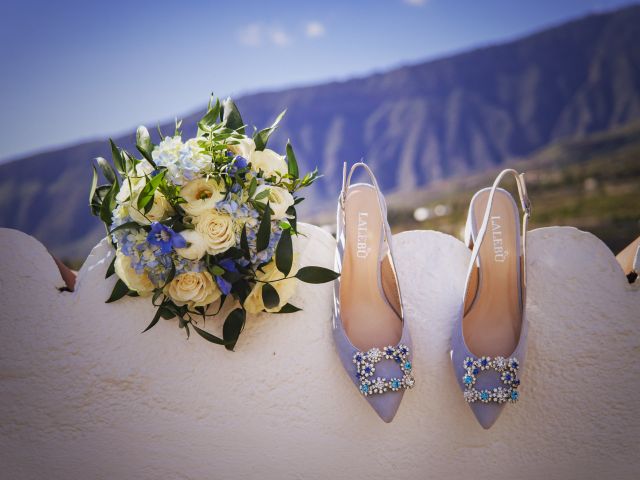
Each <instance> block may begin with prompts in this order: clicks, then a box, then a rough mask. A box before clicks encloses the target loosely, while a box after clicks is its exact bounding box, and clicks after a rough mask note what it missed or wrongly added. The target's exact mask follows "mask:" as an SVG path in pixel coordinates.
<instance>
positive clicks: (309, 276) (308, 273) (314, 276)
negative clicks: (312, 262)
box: [295, 266, 340, 283]
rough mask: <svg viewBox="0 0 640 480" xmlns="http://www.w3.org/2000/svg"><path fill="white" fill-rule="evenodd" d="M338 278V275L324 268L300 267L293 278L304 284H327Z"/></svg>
mask: <svg viewBox="0 0 640 480" xmlns="http://www.w3.org/2000/svg"><path fill="white" fill-rule="evenodd" d="M339 276H340V274H339V273H337V272H334V271H333V270H330V269H328V268H324V267H315V266H310V267H302V268H301V269H300V270H298V273H296V275H295V277H296V278H297V279H298V280H300V281H302V282H305V283H327V282H331V281H333V280H335V279H336V278H338V277H339Z"/></svg>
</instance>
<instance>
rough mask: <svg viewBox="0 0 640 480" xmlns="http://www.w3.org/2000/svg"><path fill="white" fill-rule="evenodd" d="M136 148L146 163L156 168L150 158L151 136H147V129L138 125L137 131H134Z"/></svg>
mask: <svg viewBox="0 0 640 480" xmlns="http://www.w3.org/2000/svg"><path fill="white" fill-rule="evenodd" d="M136 148H137V149H138V151H139V152H140V153H141V154H142V156H143V157H144V158H146V159H147V162H149V163H150V164H151V165H152V166H153V168H158V167H157V166H156V164H155V162H154V161H153V157H152V156H151V152H152V151H153V143H151V136H150V135H149V130H147V127H145V126H144V125H140V126H139V127H138V130H136Z"/></svg>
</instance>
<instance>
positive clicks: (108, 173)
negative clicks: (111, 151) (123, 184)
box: [96, 157, 118, 183]
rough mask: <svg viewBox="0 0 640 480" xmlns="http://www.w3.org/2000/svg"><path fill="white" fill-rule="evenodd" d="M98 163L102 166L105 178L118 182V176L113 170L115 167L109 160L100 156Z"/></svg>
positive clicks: (111, 181) (110, 181)
mask: <svg viewBox="0 0 640 480" xmlns="http://www.w3.org/2000/svg"><path fill="white" fill-rule="evenodd" d="M96 163H97V164H98V167H100V170H101V171H102V174H103V175H104V178H106V179H107V181H108V182H109V183H117V181H118V179H117V178H116V172H115V171H114V170H113V167H112V166H111V165H110V164H109V162H107V161H106V160H105V159H104V158H102V157H98V158H96Z"/></svg>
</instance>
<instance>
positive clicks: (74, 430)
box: [0, 226, 640, 480]
mask: <svg viewBox="0 0 640 480" xmlns="http://www.w3.org/2000/svg"><path fill="white" fill-rule="evenodd" d="M304 231H305V233H306V234H307V237H306V238H303V239H302V240H301V241H300V242H299V246H300V248H301V249H302V250H303V255H302V259H301V261H302V263H303V264H311V263H313V264H319V265H323V266H327V267H331V266H332V263H333V260H332V259H333V240H332V238H331V237H330V236H329V235H328V234H327V233H325V232H323V231H322V230H320V229H318V228H315V227H310V226H305V227H304ZM529 238H530V243H529V299H528V305H527V311H528V315H529V320H530V341H529V354H528V361H527V364H526V368H525V370H524V372H523V378H522V381H523V383H522V387H521V393H522V400H521V401H520V402H519V403H518V404H517V405H515V406H513V405H508V406H507V407H506V411H505V412H504V413H503V415H502V417H501V418H500V419H499V420H498V422H497V424H496V425H495V426H494V427H493V428H492V429H491V430H489V431H484V430H483V429H482V428H481V427H480V426H479V425H478V424H477V423H476V421H475V419H474V418H473V415H472V414H471V412H470V410H469V409H468V407H467V406H466V405H465V403H464V401H463V399H462V396H461V393H460V391H459V390H458V387H457V385H456V383H455V379H454V378H453V375H452V370H451V367H450V365H449V359H448V350H449V346H448V345H449V336H450V328H451V327H450V325H451V324H452V322H453V320H454V318H453V315H455V312H456V311H457V308H458V302H459V301H460V297H461V294H462V289H463V282H464V274H465V271H466V266H467V261H468V257H469V252H468V250H467V249H466V248H465V247H464V245H463V244H462V243H461V242H460V241H458V240H456V239H455V238H453V237H451V236H448V235H443V234H440V233H436V232H430V231H419V232H406V233H402V234H399V235H397V237H396V239H395V250H396V256H397V261H398V270H399V275H400V280H401V285H402V288H403V295H404V299H405V307H406V313H407V321H408V322H410V328H411V330H412V334H413V338H414V344H415V345H414V349H415V362H414V363H415V366H414V369H415V373H416V379H417V386H416V388H414V389H413V390H411V391H409V392H407V394H406V395H405V398H404V400H403V403H402V405H401V407H400V411H399V413H398V415H397V417H396V419H395V420H394V421H393V423H391V424H389V425H387V424H384V423H383V422H382V421H380V420H379V419H378V418H377V416H376V415H375V413H374V412H373V411H372V410H371V409H370V408H369V407H368V406H367V405H366V403H365V401H364V400H363V399H362V398H360V395H359V394H358V393H357V391H356V389H355V388H354V387H353V385H352V384H351V383H350V381H349V380H348V378H347V376H346V374H345V373H344V372H343V370H342V366H341V365H340V362H339V360H338V358H337V356H336V355H335V354H334V351H333V343H332V337H331V331H330V322H331V286H330V285H319V286H310V285H303V284H301V286H300V288H299V290H298V294H297V297H296V298H295V299H294V300H293V303H295V304H297V305H299V306H302V307H303V308H304V309H305V310H304V311H303V312H299V313H296V314H293V315H271V316H266V315H265V316H260V317H256V318H252V319H250V321H249V322H248V325H247V327H246V329H245V331H244V333H243V335H242V337H241V339H240V341H239V343H238V345H237V348H236V350H237V351H236V352H234V353H230V352H227V351H225V350H224V349H223V348H221V347H217V346H214V345H211V344H209V343H207V342H205V341H204V340H202V339H200V338H199V337H197V336H192V338H191V339H190V340H188V341H187V340H186V339H185V337H184V332H183V331H182V330H179V329H178V328H177V326H176V323H175V322H174V321H162V322H160V324H158V325H157V326H156V327H155V328H153V329H152V330H151V331H149V332H147V333H145V334H144V335H141V334H140V331H141V330H142V329H143V328H144V327H145V326H146V325H147V323H148V322H149V321H150V319H151V317H152V316H153V308H152V307H151V306H150V305H149V302H148V301H147V300H141V299H133V298H127V299H125V300H121V301H119V302H117V303H115V304H110V305H107V304H105V303H104V300H105V299H106V298H107V296H108V294H109V292H110V290H111V287H112V285H113V282H114V279H113V278H112V279H109V280H105V279H104V273H105V270H106V268H107V265H108V263H109V255H111V253H110V251H109V248H108V247H107V246H106V245H104V244H101V245H98V246H97V247H96V248H95V249H94V250H93V252H92V254H91V255H90V256H89V258H88V259H87V262H86V263H85V265H84V267H83V268H82V270H81V272H80V275H79V280H78V285H77V290H76V291H75V292H74V293H60V292H58V290H57V288H56V287H59V286H61V285H62V280H61V278H60V275H59V274H58V271H57V269H56V267H55V265H54V263H53V261H52V259H51V258H50V257H49V256H48V255H47V252H46V251H45V249H44V248H43V247H42V245H40V244H39V243H38V242H37V241H36V240H35V239H33V238H31V237H29V236H27V235H24V234H22V233H20V232H16V231H13V230H6V229H3V230H0V252H1V253H0V303H1V305H2V308H1V310H0V405H1V408H0V478H8V479H9V478H10V479H32V478H33V479H35V478H47V479H57V478H61V479H62V478H64V479H71V478H79V479H94V478H95V479H102V478H110V479H111V478H113V479H124V478H136V479H139V478H141V479H147V478H148V479H158V478H162V479H172V478H180V479H202V478H237V479H244V478H275V479H285V478H305V479H315V478H317V479H321V478H332V479H343V478H344V479H351V478H364V477H367V476H369V477H370V478H385V479H389V478H421V479H423V478H451V479H458V478H474V479H484V478H487V479H488V478H539V477H542V478H545V479H546V480H548V479H554V478H563V479H565V478H617V479H618V478H638V477H639V476H640V447H639V441H640V414H639V413H638V408H637V404H638V402H639V401H640V335H639V333H638V330H639V319H640V289H639V288H638V286H630V285H628V284H627V282H626V279H625V277H624V276H623V274H622V271H621V269H620V267H619V266H618V264H617V263H616V261H615V259H614V257H613V255H612V253H611V252H610V251H609V250H608V249H607V248H606V247H605V245H604V244H603V243H602V242H600V241H599V240H598V239H597V238H595V237H594V236H592V235H590V234H587V233H584V232H580V231H578V230H575V229H572V228H560V227H557V228H546V229H541V230H536V231H533V232H531V234H530V237H529Z"/></svg>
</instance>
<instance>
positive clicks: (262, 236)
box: [256, 202, 271, 252]
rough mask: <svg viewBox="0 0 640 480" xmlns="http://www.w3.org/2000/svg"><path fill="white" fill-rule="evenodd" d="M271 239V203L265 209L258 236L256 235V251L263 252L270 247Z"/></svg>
mask: <svg viewBox="0 0 640 480" xmlns="http://www.w3.org/2000/svg"><path fill="white" fill-rule="evenodd" d="M270 238H271V209H270V208H269V202H267V206H266V208H265V209H264V215H263V216H262V222H260V226H259V227H258V234H257V235H256V251H257V252H261V251H262V250H264V249H265V248H267V247H268V246H269V239H270Z"/></svg>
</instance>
